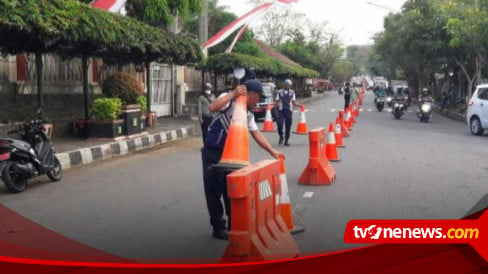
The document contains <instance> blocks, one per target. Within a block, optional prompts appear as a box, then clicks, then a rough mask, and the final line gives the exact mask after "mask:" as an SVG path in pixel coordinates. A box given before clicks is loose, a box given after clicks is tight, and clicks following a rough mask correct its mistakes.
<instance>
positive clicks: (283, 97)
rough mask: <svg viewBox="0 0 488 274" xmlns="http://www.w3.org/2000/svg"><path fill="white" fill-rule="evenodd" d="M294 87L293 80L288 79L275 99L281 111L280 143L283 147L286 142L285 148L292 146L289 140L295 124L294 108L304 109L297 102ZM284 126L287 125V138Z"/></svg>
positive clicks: (279, 119)
mask: <svg viewBox="0 0 488 274" xmlns="http://www.w3.org/2000/svg"><path fill="white" fill-rule="evenodd" d="M292 85H293V83H292V82H291V80H290V79H286V80H285V81H284V82H283V89H282V90H280V91H278V94H277V95H276V98H275V101H276V104H277V105H278V110H279V114H278V120H277V121H276V123H277V124H278V135H279V136H280V139H279V141H278V143H279V144H280V145H282V144H283V141H284V142H285V146H289V145H290V143H289V142H288V140H289V139H290V133H291V124H292V123H293V107H294V106H295V107H303V105H300V104H298V103H297V102H296V96H295V91H293V90H292V89H291V86H292ZM283 124H284V125H285V136H283ZM283 137H284V138H283Z"/></svg>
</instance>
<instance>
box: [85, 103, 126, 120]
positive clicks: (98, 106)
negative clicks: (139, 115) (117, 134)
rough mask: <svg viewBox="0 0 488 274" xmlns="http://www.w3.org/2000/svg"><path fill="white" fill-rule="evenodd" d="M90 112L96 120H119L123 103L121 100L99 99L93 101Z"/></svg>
mask: <svg viewBox="0 0 488 274" xmlns="http://www.w3.org/2000/svg"><path fill="white" fill-rule="evenodd" d="M90 112H91V115H92V117H93V118H94V119H95V120H101V121H113V120H117V119H118V118H119V116H120V114H121V113H122V101H121V100H120V99H119V98H98V99H96V100H95V101H93V105H92V108H91V110H90Z"/></svg>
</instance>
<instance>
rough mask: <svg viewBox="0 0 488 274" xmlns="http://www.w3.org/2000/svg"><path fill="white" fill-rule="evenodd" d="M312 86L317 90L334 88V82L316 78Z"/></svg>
mask: <svg viewBox="0 0 488 274" xmlns="http://www.w3.org/2000/svg"><path fill="white" fill-rule="evenodd" d="M314 88H315V89H317V91H319V92H323V91H326V90H332V89H334V84H333V83H332V82H331V81H329V80H322V79H318V80H315V84H314Z"/></svg>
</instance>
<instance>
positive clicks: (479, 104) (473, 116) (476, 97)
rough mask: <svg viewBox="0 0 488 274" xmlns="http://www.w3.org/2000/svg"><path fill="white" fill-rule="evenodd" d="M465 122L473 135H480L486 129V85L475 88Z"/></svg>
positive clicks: (487, 122) (487, 121)
mask: <svg viewBox="0 0 488 274" xmlns="http://www.w3.org/2000/svg"><path fill="white" fill-rule="evenodd" d="M466 122H467V124H468V126H469V129H470V131H471V134H473V135H482V134H483V132H484V130H485V129H488V84H481V85H478V86H477V87H476V90H475V91H474V93H473V96H472V97H471V99H470V100H469V104H468V110H467V112H466Z"/></svg>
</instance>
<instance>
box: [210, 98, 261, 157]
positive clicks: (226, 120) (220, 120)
mask: <svg viewBox="0 0 488 274" xmlns="http://www.w3.org/2000/svg"><path fill="white" fill-rule="evenodd" d="M226 94H227V93H222V94H221V95H220V96H219V98H220V97H222V96H224V95H226ZM235 105H236V103H235V99H234V100H232V101H230V102H229V103H227V104H226V105H225V106H224V107H223V108H222V109H221V110H220V111H219V112H218V113H217V115H215V117H214V118H213V120H212V123H211V124H210V126H209V130H208V133H207V138H206V139H205V146H206V147H207V148H214V149H223V148H224V145H225V139H227V133H228V131H229V127H230V124H231V122H232V115H233V114H234V108H235ZM247 128H248V130H249V131H256V130H259V128H258V126H257V124H256V121H255V120H254V114H253V113H252V112H251V111H249V110H247Z"/></svg>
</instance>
